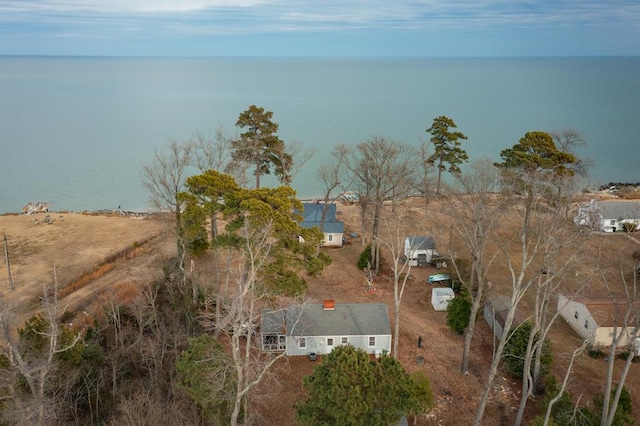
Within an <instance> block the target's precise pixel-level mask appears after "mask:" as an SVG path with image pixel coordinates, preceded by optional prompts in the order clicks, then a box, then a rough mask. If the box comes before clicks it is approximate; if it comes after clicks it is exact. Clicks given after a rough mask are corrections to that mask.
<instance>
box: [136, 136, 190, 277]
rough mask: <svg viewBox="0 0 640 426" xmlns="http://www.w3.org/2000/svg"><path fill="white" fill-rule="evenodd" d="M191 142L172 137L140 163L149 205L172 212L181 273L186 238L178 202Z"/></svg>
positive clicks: (186, 169) (187, 166) (182, 187)
mask: <svg viewBox="0 0 640 426" xmlns="http://www.w3.org/2000/svg"><path fill="white" fill-rule="evenodd" d="M193 149H194V147H193V144H192V143H191V142H187V143H179V142H177V141H175V140H172V141H170V142H169V144H168V145H167V146H165V147H163V148H162V149H158V148H156V149H155V151H154V156H153V159H152V160H151V162H149V163H146V164H143V165H142V185H143V186H144V187H145V188H146V189H147V191H149V200H150V202H151V204H152V205H153V206H154V207H155V208H156V209H158V210H159V211H169V212H173V215H174V219H175V234H176V240H177V249H178V262H179V268H180V270H181V271H182V274H183V276H184V275H185V274H184V258H185V251H186V241H185V240H184V233H183V226H182V225H183V224H182V212H181V204H182V203H181V201H180V199H179V194H180V192H182V191H183V190H184V184H185V181H186V179H187V175H188V172H189V168H190V167H191V165H192V162H193Z"/></svg>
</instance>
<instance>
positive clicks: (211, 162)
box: [193, 125, 234, 173]
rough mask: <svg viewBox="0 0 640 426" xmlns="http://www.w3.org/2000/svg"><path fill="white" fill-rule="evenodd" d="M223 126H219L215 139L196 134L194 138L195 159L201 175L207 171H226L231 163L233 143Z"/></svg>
mask: <svg viewBox="0 0 640 426" xmlns="http://www.w3.org/2000/svg"><path fill="white" fill-rule="evenodd" d="M232 140H234V138H230V137H228V136H227V135H226V132H225V129H224V127H223V126H221V125H220V126H218V127H217V128H216V130H215V133H214V135H213V137H211V136H209V135H205V134H203V133H200V132H198V133H196V134H195V136H194V137H193V157H194V161H195V165H196V167H197V168H198V169H199V170H200V172H201V173H203V172H206V171H207V170H217V171H220V172H222V171H224V170H226V169H227V168H228V167H229V163H231V141H232Z"/></svg>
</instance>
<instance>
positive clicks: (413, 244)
mask: <svg viewBox="0 0 640 426" xmlns="http://www.w3.org/2000/svg"><path fill="white" fill-rule="evenodd" d="M404 255H405V257H406V258H407V262H409V263H410V265H411V266H426V265H427V264H429V263H431V260H432V259H433V258H436V257H439V256H440V255H439V254H438V252H437V251H436V240H435V239H434V238H433V237H432V236H428V237H420V236H413V237H407V238H406V239H405V240H404Z"/></svg>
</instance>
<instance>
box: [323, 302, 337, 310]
mask: <svg viewBox="0 0 640 426" xmlns="http://www.w3.org/2000/svg"><path fill="white" fill-rule="evenodd" d="M323 307H324V310H325V311H333V310H334V309H336V302H335V301H334V300H325V301H324V303H323Z"/></svg>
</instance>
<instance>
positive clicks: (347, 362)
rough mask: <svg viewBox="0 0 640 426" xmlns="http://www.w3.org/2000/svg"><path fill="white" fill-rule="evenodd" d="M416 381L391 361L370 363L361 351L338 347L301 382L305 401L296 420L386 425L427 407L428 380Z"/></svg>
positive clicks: (297, 407) (428, 396)
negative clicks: (306, 395) (305, 396)
mask: <svg viewBox="0 0 640 426" xmlns="http://www.w3.org/2000/svg"><path fill="white" fill-rule="evenodd" d="M425 379H426V377H425V376H415V380H414V378H413V377H412V376H410V375H409V374H408V373H407V372H406V371H405V370H404V368H403V367H402V365H401V364H400V363H399V362H398V361H396V360H395V359H394V358H392V357H390V356H388V355H386V354H385V355H383V356H382V357H381V358H380V359H379V360H374V359H371V358H370V356H369V355H368V354H367V353H366V352H365V351H363V350H361V349H356V348H354V347H353V346H351V345H345V346H339V347H337V348H335V349H334V350H333V351H332V352H331V353H330V354H328V355H326V356H325V357H324V358H323V361H322V363H321V364H319V365H316V367H315V368H314V371H313V374H312V375H310V376H308V377H305V379H304V388H305V390H306V391H307V394H308V396H309V397H308V399H307V400H306V401H304V402H302V401H299V402H298V404H297V406H296V409H297V420H298V421H299V422H300V423H301V424H308V425H370V424H375V425H389V424H394V423H396V422H398V421H399V420H400V418H402V416H404V415H407V414H419V413H420V412H422V411H424V410H426V409H428V407H430V406H431V404H432V396H431V390H430V385H429V382H428V379H427V380H425Z"/></svg>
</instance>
